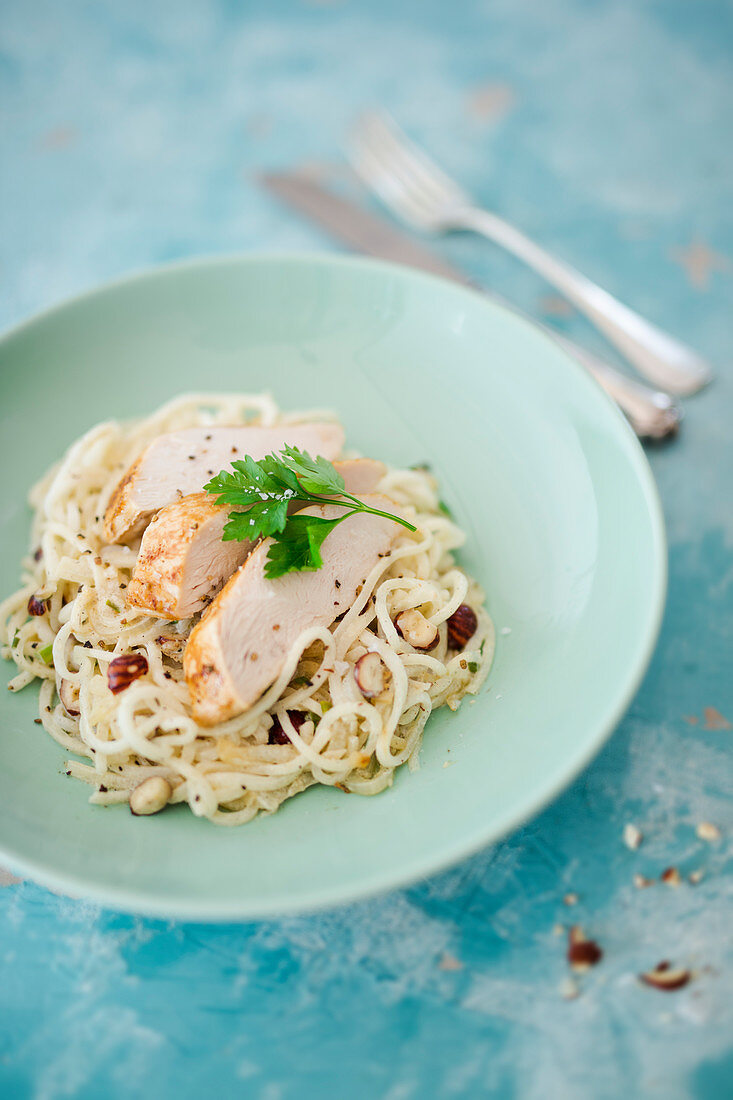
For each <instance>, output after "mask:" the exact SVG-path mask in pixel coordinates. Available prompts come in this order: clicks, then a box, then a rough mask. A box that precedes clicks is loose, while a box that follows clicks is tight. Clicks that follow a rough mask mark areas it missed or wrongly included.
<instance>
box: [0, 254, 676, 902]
mask: <svg viewBox="0 0 733 1100" xmlns="http://www.w3.org/2000/svg"><path fill="white" fill-rule="evenodd" d="M263 262H267V263H278V264H286V265H288V264H298V265H317V266H332V267H348V268H353V269H360V268H366V269H369V270H376V271H380V270H381V271H383V272H384V273H385V274H388V275H392V276H394V275H398V276H400V277H403V278H407V279H414V280H417V281H418V282H427V283H428V284H429V285H437V286H440V287H444V288H450V289H451V290H452V291H455V292H458V293H459V294H460V295H470V296H471V297H472V298H474V299H476V300H478V301H479V302H480V305H481V307H482V308H488V309H489V310H490V311H494V312H495V313H499V314H507V315H509V316H511V317H512V319H513V322H515V323H518V324H519V325H520V327H522V328H525V329H526V330H528V331H529V332H531V333H533V334H534V336H535V337H537V338H539V339H540V340H541V341H546V342H547V343H549V344H550V345H552V347H553V348H554V349H555V351H556V352H558V353H559V354H560V356H561V359H562V360H564V363H565V369H566V370H568V371H570V372H571V373H572V374H574V375H575V377H576V380H577V381H578V382H579V383H580V384H581V386H582V387H584V388H585V389H586V392H587V393H588V395H589V396H590V399H591V400H594V401H596V402H597V401H598V400H599V399H600V403H601V405H602V406H603V407H604V408H605V410H606V414H607V415H609V416H610V419H611V420H612V421H613V422H614V424H615V431H616V432H619V433H620V434H621V436H622V438H625V442H626V446H627V456H628V459H629V461H630V464H631V466H632V468H633V471H634V474H635V476H636V479H637V482H638V484H639V487H640V489H641V491H642V496H643V499H644V503H645V505H646V508H647V512H648V515H649V519H650V522H651V526H652V533H653V539H652V544H651V547H650V560H652V561H653V565H654V571H653V580H652V585H651V586H650V587H651V591H650V594H649V604H648V610H647V615H646V619H645V621H644V622H643V624H642V629H640V632H639V637H640V638H643V644H642V645H641V647H640V655H639V658H638V660H637V663H636V666H635V667H633V668H632V669H631V671H630V674H629V675H628V676H627V677H626V679H625V681H624V682H623V684H622V685H621V686H620V687H619V689H618V690H617V692H616V698H615V701H614V703H613V705H611V706H609V707H608V708H607V711H606V713H605V714H604V715H603V716H602V718H601V719H599V720H598V722H597V723H596V732H595V733H594V734H593V735H592V736H590V737H589V738H588V739H587V740H586V741H584V743H583V745H582V746H581V748H580V749H579V750H578V751H577V752H575V753H574V754H573V755H572V757H570V758H567V757H566V758H565V763H564V764H563V766H561V767H560V768H558V769H557V770H556V771H555V772H554V773H553V775H552V777H551V778H550V779H549V780H548V781H547V782H546V783H545V784H544V786H543V787H542V788H541V790H540V791H536V790H534V789H533V790H532V791H530V792H528V793H527V794H526V795H525V797H524V798H523V799H522V800H521V803H520V804H518V805H517V806H516V807H515V808H514V809H512V810H507V811H506V812H505V813H504V814H503V815H502V816H501V817H500V818H499V820H498V821H497V820H496V819H494V820H493V822H492V824H491V826H487V827H485V828H484V829H479V830H475V831H473V832H472V833H471V834H470V836H468V837H464V838H463V839H460V840H458V841H453V842H452V843H448V844H446V845H445V846H444V848H443V849H441V851H440V852H438V853H430V854H428V855H425V856H424V857H423V858H422V859H416V860H413V861H412V862H411V864H410V866H409V867H407V868H402V869H399V868H397V869H389V870H387V871H385V872H381V873H378V874H375V875H373V876H372V877H371V878H370V879H368V880H367V881H363V882H360V883H358V884H353V885H350V886H349V887H348V888H346V889H344V888H343V887H342V886H340V885H339V884H338V883H337V884H333V885H330V886H328V887H324V886H319V887H317V888H314V889H313V890H312V892H311V894H310V895H309V896H308V897H306V898H302V897H300V896H299V897H297V898H290V897H288V895H287V893H286V892H285V891H284V892H283V894H282V896H280V895H272V897H271V898H270V899H269V900H267V901H265V902H262V901H259V902H258V900H257V899H256V898H255V899H251V898H246V897H243V898H237V899H231V900H227V901H221V900H220V901H218V902H217V903H215V904H214V905H211V904H209V903H208V902H207V899H202V898H197V897H195V896H191V897H189V898H187V899H185V900H183V899H178V900H167V901H166V900H163V901H161V899H160V898H155V897H151V896H150V895H149V894H148V893H146V892H144V891H140V892H138V891H136V890H134V889H130V888H129V887H123V888H119V889H118V888H115V887H108V886H102V887H98V886H95V885H91V886H90V885H89V883H88V881H87V880H86V879H84V878H83V877H82V876H79V875H76V874H74V873H66V872H60V873H59V872H57V871H56V870H55V869H54V868H53V867H52V866H48V865H46V864H45V863H44V862H43V861H42V860H36V859H32V858H31V859H26V858H24V857H23V856H17V855H16V854H15V853H14V852H13V851H12V850H8V849H7V848H6V847H5V845H4V843H3V840H2V838H1V837H0V860H1V861H2V864H3V866H5V867H7V868H8V869H9V870H10V871H11V872H13V873H15V874H18V875H21V876H22V877H24V878H30V879H31V880H33V881H34V882H36V883H39V884H40V885H42V886H45V887H47V888H50V889H52V890H58V891H61V892H62V893H64V894H65V895H67V896H69V897H71V898H73V899H75V900H80V901H89V902H92V903H95V904H97V905H99V906H101V907H102V908H104V909H107V910H112V911H115V912H123V913H130V914H134V915H138V916H144V917H151V918H154V919H170V920H181V921H197V922H207V923H227V922H229V923H231V922H241V921H248V920H256V919H268V918H274V917H285V916H293V915H295V914H305V913H313V912H317V911H319V910H323V909H328V908H334V907H337V906H339V905H349V904H353V903H355V902H359V901H364V900H366V899H368V898H371V897H374V896H377V895H380V894H385V893H388V892H390V891H393V890H396V889H400V888H405V887H408V886H411V885H413V884H414V883H416V882H419V881H421V880H423V879H425V878H427V877H429V876H432V875H435V874H439V873H441V872H442V871H445V870H446V869H447V868H449V867H451V866H454V865H455V864H456V863H459V862H461V861H463V860H465V859H468V858H469V857H470V856H472V855H475V854H476V853H477V852H479V851H481V850H482V849H484V848H486V847H487V846H488V845H490V844H492V843H496V842H498V841H500V840H501V839H503V838H504V837H505V836H507V835H508V834H510V833H511V832H513V831H514V830H516V829H517V828H518V827H520V826H521V825H522V824H524V823H525V822H527V821H529V820H530V819H532V818H533V817H536V816H537V815H538V814H539V813H540V812H542V810H544V809H545V808H546V807H547V806H548V805H549V804H550V803H551V802H553V801H554V800H555V799H556V798H557V797H558V796H559V794H560V793H561V792H562V791H563V790H565V789H566V788H567V787H568V786H569V785H570V784H571V783H572V782H573V781H574V780H575V779H576V778H577V776H578V775H579V774H580V773H581V772H582V771H583V770H584V769H585V768H586V767H587V766H588V764H589V763H590V761H591V760H592V759H593V758H594V757H595V756H596V755H597V754H598V752H599V751H600V749H601V748H602V747H603V745H604V744H605V743H606V741H608V739H609V738H610V736H611V734H612V733H613V732H614V730H615V729H616V727H617V726H618V725H619V723H620V721H621V719H622V718H623V716H624V714H625V713H626V712H627V710H628V708H629V706H630V704H631V702H632V701H633V699H634V697H635V695H636V693H637V692H638V690H639V688H640V686H641V683H642V680H643V679H644V676H645V675H646V672H647V670H648V668H649V664H650V662H651V659H652V656H653V654H654V650H655V648H656V645H657V641H658V638H659V633H660V630H661V625H662V619H663V616H664V610H665V604H666V595H667V584H668V555H667V539H666V531H665V523H664V513H663V509H662V503H661V499H660V496H659V491H658V488H657V485H656V482H655V480H654V475H653V473H652V470H651V467H650V465H649V461H648V459H647V457H646V455H645V453H644V450H643V448H642V446H641V443H640V442H639V440H638V439H637V437H636V435H635V434H634V432H633V430H632V428H631V426H630V425H629V424H628V422H627V421H626V418H625V417H624V416H623V414H622V413H621V411H620V410H619V409H618V408H617V407H616V405H615V404H614V402H613V401H612V400H611V398H610V397H608V395H607V394H606V393H604V391H603V390H602V389H601V387H600V386H598V384H597V383H595V382H594V381H593V379H592V378H591V377H590V375H589V374H588V373H587V371H586V370H585V369H584V368H583V367H582V366H581V364H580V363H578V362H577V361H576V360H574V359H573V358H572V356H571V355H570V354H569V353H568V352H567V351H566V349H565V348H564V347H563V346H562V345H561V344H560V342H559V341H557V340H555V339H554V338H553V334H552V333H550V332H548V331H547V330H546V329H544V328H542V327H541V326H540V324H539V322H538V323H535V322H534V321H533V320H532V319H531V318H530V317H528V316H527V315H526V314H524V313H522V312H520V311H519V310H518V309H516V308H514V307H512V306H511V305H508V304H507V303H505V302H503V301H502V302H500V301H496V300H495V299H494V298H492V297H490V296H487V295H486V294H484V293H483V292H482V291H481V289H478V288H474V287H470V286H463V285H461V284H458V283H455V282H452V281H451V280H450V279H447V278H445V277H443V276H438V275H434V274H432V273H429V272H425V271H421V270H418V269H416V268H411V267H409V266H407V265H403V264H396V263H392V262H388V261H385V260H379V259H375V258H372V257H366V256H360V255H350V254H342V253H338V252H333V253H332V252H328V251H326V250H322V251H309V250H303V251H300V250H290V251H283V252H279V251H271V250H257V251H251V252H237V251H234V252H222V253H211V254H206V255H201V256H190V257H186V258H183V259H179V260H174V261H169V262H166V263H163V264H155V265H147V266H144V267H140V268H136V269H133V270H132V271H131V272H127V273H125V274H123V275H120V276H118V277H116V278H113V279H110V280H107V281H105V282H102V283H97V284H94V285H92V286H91V287H88V288H87V289H85V290H81V291H79V292H78V293H76V294H72V295H70V296H68V297H65V298H62V299H61V300H60V301H58V302H55V303H53V304H51V305H50V306H47V307H45V308H44V309H41V310H38V311H36V312H34V313H32V314H30V315H29V316H28V317H25V318H22V319H21V320H20V321H18V322H16V323H15V324H13V325H11V326H10V327H9V328H6V329H4V330H2V332H0V348H2V347H3V346H4V345H6V344H7V343H8V342H10V341H11V340H13V339H15V338H16V337H19V336H22V335H23V334H24V332H25V331H26V330H28V329H32V328H33V327H34V326H35V325H37V324H39V323H41V322H44V321H47V320H50V319H52V318H53V317H54V315H55V314H57V313H63V312H64V311H65V310H67V309H69V308H70V307H74V306H78V305H83V304H85V303H87V302H90V301H92V300H93V299H94V298H95V297H101V296H103V295H105V294H108V293H110V292H113V291H115V290H118V289H122V288H124V287H126V286H128V285H131V284H134V283H138V282H143V281H145V280H147V279H156V278H162V277H165V276H171V275H176V274H178V273H182V272H185V271H187V270H194V269H204V268H207V267H211V268H214V267H228V266H230V267H239V266H242V265H245V266H256V265H257V264H261V263H263ZM202 824H203V823H202Z"/></svg>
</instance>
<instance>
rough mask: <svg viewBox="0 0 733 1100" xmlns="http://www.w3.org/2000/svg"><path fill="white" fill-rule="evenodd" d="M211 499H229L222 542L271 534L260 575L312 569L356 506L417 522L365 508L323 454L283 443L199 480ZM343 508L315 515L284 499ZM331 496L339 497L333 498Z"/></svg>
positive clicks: (410, 526)
mask: <svg viewBox="0 0 733 1100" xmlns="http://www.w3.org/2000/svg"><path fill="white" fill-rule="evenodd" d="M204 488H205V490H206V492H207V493H211V495H212V496H215V497H216V503H217V504H221V505H227V504H228V505H233V506H234V508H235V509H241V508H244V509H246V511H232V512H230V513H229V519H228V522H227V523H226V525H225V527H224V531H223V533H222V540H223V541H224V542H231V541H239V542H242V541H244V540H247V541H254V540H256V539H258V538H271V539H272V542H271V544H270V547H269V549H268V554H267V563H266V565H265V576H266V577H268V578H270V579H274V578H276V577H282V576H284V575H285V574H286V573H300V572H304V571H314V570H316V569H320V568H321V566H322V565H323V559H322V557H321V546H322V545H323V542H324V540H325V539H326V538H327V537H328V535H329V534H330V533H331V531H332V530H333V529H334V527H336V526H337V525H338V524H339V523H341V522H342V521H343V520H345V519H348V518H349V516H353V515H355V514H356V513H357V512H365V513H367V514H368V515H373V516H384V517H386V518H387V519H392V520H394V521H395V523H399V524H401V525H402V526H403V527H406V528H407V529H408V530H409V531H415V530H417V528H416V527H415V526H414V525H413V524H412V523H408V521H407V520H406V519H403V518H402V516H396V515H393V514H392V513H391V512H383V511H381V510H380V509H379V508H371V507H370V506H369V505H368V504H365V503H364V501H363V500H359V498H358V497H355V496H352V495H351V494H350V493H347V492H346V485H345V483H344V479H343V478H342V477H341V474H340V473H339V472H338V470H336V469H335V467H334V466H333V465H332V464H331V463H330V462H328V461H327V460H326V459H325V458H320V457H318V458H311V456H310V455H309V454H308V453H307V451H300V450H298V448H297V447H284V448H283V449H282V451H281V452H280V457H278V456H277V455H274V454H272V455H267V456H266V457H265V458H262V459H260V460H259V461H257V460H255V459H253V458H250V457H249V456H246V457H245V458H243V459H238V460H237V461H236V462H233V463H232V469H231V471H229V470H221V471H220V472H219V473H218V474H217V475H216V476H215V477H213V478H212V479H211V481H209V482H208V483H207V484H206V485H205V486H204ZM324 496H328V498H329V499H328V503H329V505H336V506H337V507H339V508H343V509H344V514H343V515H340V516H337V517H336V518H335V519H326V518H325V517H324V516H319V515H306V514H305V513H303V512H296V513H295V514H293V513H292V512H291V510H290V505H291V504H293V503H294V502H299V503H302V504H323V503H324ZM332 496H336V497H338V498H339V499H337V500H334V499H332Z"/></svg>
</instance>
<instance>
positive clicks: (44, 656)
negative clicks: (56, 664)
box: [38, 642, 53, 665]
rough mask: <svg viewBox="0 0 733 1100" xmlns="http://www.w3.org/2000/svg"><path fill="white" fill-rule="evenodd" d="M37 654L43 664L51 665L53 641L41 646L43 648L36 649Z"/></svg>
mask: <svg viewBox="0 0 733 1100" xmlns="http://www.w3.org/2000/svg"><path fill="white" fill-rule="evenodd" d="M38 656H39V657H40V658H41V660H42V661H43V662H44V663H45V664H47V665H52V664H53V642H51V643H50V644H49V645H45V646H44V647H43V649H39V650H38Z"/></svg>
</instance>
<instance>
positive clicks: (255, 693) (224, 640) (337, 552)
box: [183, 494, 401, 726]
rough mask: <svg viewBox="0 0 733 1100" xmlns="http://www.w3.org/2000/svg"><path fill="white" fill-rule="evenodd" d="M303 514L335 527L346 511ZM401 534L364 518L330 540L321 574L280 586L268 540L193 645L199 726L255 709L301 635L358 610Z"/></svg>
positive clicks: (293, 576) (192, 687)
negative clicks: (270, 570) (359, 595)
mask: <svg viewBox="0 0 733 1100" xmlns="http://www.w3.org/2000/svg"><path fill="white" fill-rule="evenodd" d="M363 499H364V501H365V502H366V503H367V504H370V505H371V506H372V507H374V508H381V509H383V510H391V511H392V512H394V511H395V505H394V504H393V503H392V501H390V500H389V499H388V498H386V497H383V496H379V495H376V494H375V495H366V496H364V497H363ZM304 511H305V512H308V513H309V514H311V515H318V516H323V517H324V518H326V519H332V518H334V517H335V516H337V515H341V514H342V512H343V509H341V508H338V507H337V506H335V505H333V504H324V505H319V506H312V507H309V508H307V509H304ZM400 530H401V528H400V527H399V525H398V524H397V523H395V522H394V520H390V519H384V518H382V517H381V516H370V515H365V514H364V513H363V512H360V513H357V514H356V515H354V516H350V517H349V518H348V519H345V520H344V522H343V523H341V524H339V526H338V527H336V528H334V530H333V531H332V532H331V533H330V534H329V536H328V537H327V538H326V539H325V541H324V543H323V545H322V547H321V555H322V557H323V565H322V567H321V568H320V569H318V570H317V571H315V572H313V573H288V574H286V575H285V576H284V577H278V578H277V579H275V580H268V579H267V577H266V576H265V562H266V559H267V553H268V550H269V548H270V544H271V542H272V540H271V539H264V540H263V541H262V542H261V543H260V544H259V545H258V546H257V548H256V549H255V550H253V551H252V553H251V554H250V556H249V558H248V559H247V561H246V562H245V564H244V565H242V566H241V567H240V568H239V570H238V571H237V572H236V573H235V574H234V576H233V577H231V578H230V579H229V581H228V582H227V584H226V585H225V586H224V588H223V589H222V591H221V592H220V593H219V595H218V596H217V597H216V599H215V600H214V602H213V603H212V604H211V606H210V608H209V610H208V611H207V613H206V615H205V616H204V618H203V619H202V620H201V622H200V623H199V624H198V625H197V626H196V627H195V628H194V630H193V631H192V633H191V636H190V638H189V640H188V643H187V645H186V649H185V652H184V655H183V669H184V673H185V676H186V683H187V684H188V688H189V692H190V694H191V702H192V706H193V716H194V719H195V720H196V722H198V723H199V725H201V726H214V725H216V724H217V723H219V722H224V721H226V720H227V719H228V718H233V717H234V716H235V715H237V714H242V713H244V711H246V710H247V709H248V708H249V707H251V706H252V704H253V703H254V702H255V701H256V700H257V699H258V698H259V697H260V695H262V693H263V691H266V690H267V688H268V687H270V686H271V684H272V683H273V682H274V681H275V680H276V679H277V677H278V676H279V674H280V672H281V671H282V668H283V665H284V664H285V660H286V658H287V655H288V653H289V652H290V649H291V647H292V646H293V643H294V642H295V641H296V640H297V638H298V637H299V635H300V634H302V633H303V631H304V630H307V629H308V628H309V627H313V626H325V627H327V626H330V624H331V623H332V622H333V621H334V619H336V618H337V617H338V616H339V615H341V614H342V613H343V612H344V611H347V610H348V609H349V608H350V607H351V605H352V604H353V602H354V599H355V598H356V590H357V588H358V587H359V585H360V584H362V583H363V581H364V579H365V578H366V577H367V576H368V574H369V573H370V571H371V570H372V568H373V567H374V565H375V564H376V562H377V561H378V559H379V557H380V556H383V555H384V554H386V553H387V552H388V551H389V548H390V546H391V544H392V542H393V540H394V538H395V537H396V535H397V534H398V532H399V531H400Z"/></svg>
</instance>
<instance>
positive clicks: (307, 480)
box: [282, 447, 346, 494]
mask: <svg viewBox="0 0 733 1100" xmlns="http://www.w3.org/2000/svg"><path fill="white" fill-rule="evenodd" d="M282 454H283V460H282V461H283V464H284V465H285V466H287V468H288V469H289V470H292V471H293V473H294V474H297V475H298V478H299V479H300V485H301V487H302V488H303V489H305V491H306V492H307V493H335V494H339V493H343V491H344V489H345V488H346V485H345V483H344V479H343V478H342V477H341V474H340V473H339V472H338V471H337V470H336V469H335V467H334V466H332V465H331V463H330V462H328V461H327V460H326V459H325V458H320V457H318V458H311V456H310V455H309V454H308V453H307V451H299V450H298V448H297V447H283V450H282Z"/></svg>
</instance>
